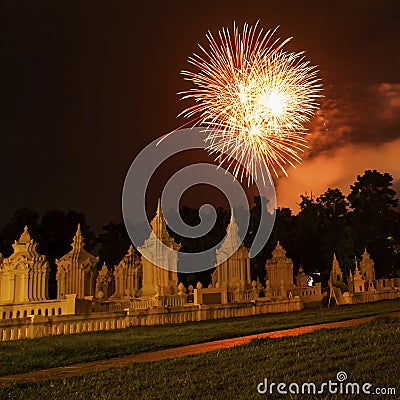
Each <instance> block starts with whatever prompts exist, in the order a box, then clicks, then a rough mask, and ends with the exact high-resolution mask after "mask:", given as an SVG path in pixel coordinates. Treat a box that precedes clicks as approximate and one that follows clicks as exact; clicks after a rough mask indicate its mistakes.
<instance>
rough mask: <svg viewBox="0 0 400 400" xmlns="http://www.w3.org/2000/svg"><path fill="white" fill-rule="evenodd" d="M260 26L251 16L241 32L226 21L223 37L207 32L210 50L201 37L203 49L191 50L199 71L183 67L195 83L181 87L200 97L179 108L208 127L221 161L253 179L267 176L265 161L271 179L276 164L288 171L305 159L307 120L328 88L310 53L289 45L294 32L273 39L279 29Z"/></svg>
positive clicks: (211, 144) (186, 96) (211, 147)
mask: <svg viewBox="0 0 400 400" xmlns="http://www.w3.org/2000/svg"><path fill="white" fill-rule="evenodd" d="M257 27H258V23H257V24H256V25H255V26H254V27H252V26H249V25H247V24H245V25H244V27H243V32H242V33H240V32H239V30H238V27H237V26H236V25H235V24H234V27H233V36H231V34H230V32H229V30H228V29H222V30H221V31H220V32H218V37H219V41H217V40H216V39H214V37H213V36H212V34H211V32H209V33H208V34H207V39H208V44H209V50H206V49H204V48H203V47H201V46H200V45H199V47H200V49H201V50H202V53H203V54H202V56H199V55H197V54H194V55H193V57H190V58H189V62H190V63H191V64H192V65H193V66H195V67H196V69H197V70H198V71H197V72H190V71H182V74H183V75H184V76H185V79H186V80H189V81H192V82H193V83H194V85H195V87H194V88H191V89H190V90H187V91H185V92H181V93H179V94H182V95H183V97H182V99H190V98H191V99H194V100H195V104H194V105H193V106H191V107H189V108H187V109H186V110H184V111H183V112H182V113H181V114H180V115H184V116H185V117H187V118H192V117H194V122H195V123H194V125H195V126H204V127H206V131H207V133H208V135H207V138H206V142H207V150H208V151H209V152H210V153H211V154H217V158H216V159H217V160H218V162H219V164H220V165H222V164H223V163H225V162H227V163H228V169H229V168H232V169H233V174H234V176H235V177H236V178H240V179H241V180H242V179H243V177H244V176H247V178H248V182H249V184H250V182H252V181H253V177H257V175H258V173H261V174H262V179H263V180H264V182H265V179H266V177H265V176H264V173H263V172H262V169H261V168H260V165H262V164H263V165H265V167H266V168H265V170H266V171H267V175H268V179H271V172H273V174H274V175H275V176H278V171H279V170H281V171H282V172H283V173H284V174H285V175H287V173H286V169H285V168H286V167H287V165H292V166H295V163H296V162H297V163H300V162H301V157H300V155H299V153H300V152H302V151H304V149H305V148H306V147H307V145H306V138H305V135H306V134H307V129H306V128H305V127H304V125H305V123H306V122H308V121H309V120H310V118H311V117H312V116H313V115H314V113H315V111H316V110H317V109H318V107H319V105H318V103H317V98H318V97H321V95H320V91H321V90H322V85H321V84H320V80H319V79H318V78H317V72H318V71H317V70H316V68H315V67H313V66H310V64H309V62H308V61H306V60H305V59H304V55H303V54H304V53H303V52H301V53H286V52H285V51H283V47H284V45H285V44H286V43H287V42H288V41H289V40H290V39H291V38H289V39H286V40H284V41H282V42H280V39H277V40H273V39H272V37H273V35H274V33H275V31H276V29H275V30H274V31H271V30H270V31H268V32H266V33H263V30H262V29H260V30H258V28H257ZM235 159H236V161H235ZM237 161H240V162H241V163H243V164H244V165H245V166H246V170H245V171H244V170H243V169H242V170H241V169H240V167H239V165H240V162H237Z"/></svg>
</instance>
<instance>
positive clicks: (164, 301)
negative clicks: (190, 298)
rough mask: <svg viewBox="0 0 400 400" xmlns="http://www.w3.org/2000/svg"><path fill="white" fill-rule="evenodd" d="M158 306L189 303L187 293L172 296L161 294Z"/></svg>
mask: <svg viewBox="0 0 400 400" xmlns="http://www.w3.org/2000/svg"><path fill="white" fill-rule="evenodd" d="M158 302H159V306H158V307H182V306H183V305H185V304H186V303H187V295H186V294H176V295H172V296H160V297H158Z"/></svg>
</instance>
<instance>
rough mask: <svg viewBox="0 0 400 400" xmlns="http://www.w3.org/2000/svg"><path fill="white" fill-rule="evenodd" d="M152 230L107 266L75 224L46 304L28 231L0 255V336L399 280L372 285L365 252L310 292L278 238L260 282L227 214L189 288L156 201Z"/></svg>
mask: <svg viewBox="0 0 400 400" xmlns="http://www.w3.org/2000/svg"><path fill="white" fill-rule="evenodd" d="M151 229H152V231H151V232H150V234H149V236H148V238H147V239H146V240H145V241H144V244H143V246H141V247H140V248H138V249H137V250H136V249H135V248H134V247H133V246H130V247H129V249H127V253H126V254H125V255H124V256H123V257H122V259H121V261H120V262H119V263H118V264H117V265H115V266H113V267H112V268H109V267H108V266H107V265H106V264H103V265H102V266H101V267H100V266H99V258H98V257H95V256H94V255H93V254H90V253H89V252H87V251H86V250H85V248H84V247H85V243H84V237H83V235H82V232H81V228H80V226H79V225H78V227H77V230H76V233H75V235H74V237H73V239H72V244H71V250H70V251H69V252H68V253H67V254H65V255H64V256H62V257H61V258H60V259H58V260H56V261H55V262H56V267H57V273H56V279H57V299H48V282H49V271H50V267H49V263H48V262H47V260H46V257H45V256H44V255H41V254H39V252H38V251H37V243H36V242H35V241H34V240H33V239H32V238H31V236H30V234H29V231H28V228H27V227H25V229H24V231H23V232H22V234H21V236H20V238H19V239H18V240H16V241H15V242H14V244H13V254H12V255H11V256H10V257H8V258H3V257H2V256H1V255H0V316H1V318H0V340H14V339H19V338H25V337H40V336H47V335H57V334H70V333H77V332H85V331H93V330H104V329H116V328H122V327H127V326H138V325H157V324H165V323H181V322H187V321H199V320H207V319H216V318H229V317H236V316H250V315H258V314H266V313H271V312H288V311H298V310H301V309H302V308H303V307H309V306H318V307H320V306H321V301H322V300H323V299H324V298H326V296H327V295H328V297H329V299H330V303H329V304H331V303H332V302H333V303H335V304H337V305H340V304H354V303H362V302H368V301H377V300H382V299H394V298H400V289H399V286H400V279H397V280H396V279H380V280H377V279H376V277H375V268H374V262H373V260H372V259H371V257H370V255H369V253H368V252H367V250H365V251H364V253H363V255H362V259H361V261H360V262H359V263H358V262H356V263H355V266H354V269H353V270H352V271H350V272H349V275H348V276H344V274H343V273H342V270H341V267H340V263H339V261H338V259H337V257H336V255H334V256H333V261H332V268H331V274H330V279H329V291H330V293H325V294H323V293H322V290H321V283H316V284H315V285H312V286H310V285H309V281H308V276H307V275H306V273H305V272H304V270H303V268H302V267H301V266H299V268H298V270H297V273H296V274H295V271H294V265H293V262H292V260H291V259H290V258H289V257H287V255H286V251H285V249H284V247H283V246H282V244H281V243H280V242H278V243H277V244H276V247H275V249H274V250H273V252H272V257H271V258H270V259H268V260H267V261H266V264H265V280H264V281H260V279H259V278H258V277H257V276H253V277H252V276H251V269H250V258H249V251H248V249H247V248H246V247H245V246H244V244H243V243H242V241H241V239H240V237H239V229H238V225H237V223H236V220H235V216H234V213H233V212H232V213H231V221H230V223H229V226H228V228H227V235H226V237H225V239H224V240H223V242H222V244H221V246H220V247H219V248H218V249H217V251H216V254H215V259H216V263H215V270H214V272H213V273H212V276H211V279H210V283H209V285H208V286H205V287H203V285H202V284H201V283H200V282H198V283H197V284H196V285H195V287H193V286H192V285H189V286H188V287H187V288H186V287H185V286H184V285H183V284H182V283H179V279H178V262H179V249H180V244H178V243H176V242H175V240H174V239H173V238H172V237H171V236H170V234H169V233H168V230H167V221H166V219H165V218H164V215H163V212H162V210H161V205H160V201H159V202H158V206H157V211H156V214H155V216H154V218H153V219H152V221H151ZM331 300H332V301H331Z"/></svg>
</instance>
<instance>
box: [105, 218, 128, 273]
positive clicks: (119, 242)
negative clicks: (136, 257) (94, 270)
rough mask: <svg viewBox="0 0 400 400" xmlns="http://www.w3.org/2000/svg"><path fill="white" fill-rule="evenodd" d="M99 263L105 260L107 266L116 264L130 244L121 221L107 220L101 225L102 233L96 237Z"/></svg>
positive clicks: (110, 266)
mask: <svg viewBox="0 0 400 400" xmlns="http://www.w3.org/2000/svg"><path fill="white" fill-rule="evenodd" d="M97 243H98V244H99V251H98V254H99V257H100V261H101V262H100V263H99V265H100V264H103V262H105V263H106V264H107V266H108V267H109V268H112V267H114V266H115V265H117V264H118V263H119V262H120V261H121V259H122V258H123V256H124V255H125V254H126V253H127V251H128V249H129V246H130V245H131V244H132V242H131V240H130V238H129V236H128V233H127V231H126V229H125V225H124V224H123V223H122V222H119V223H114V222H109V223H108V224H107V225H105V226H103V233H101V234H100V235H99V237H98V239H97Z"/></svg>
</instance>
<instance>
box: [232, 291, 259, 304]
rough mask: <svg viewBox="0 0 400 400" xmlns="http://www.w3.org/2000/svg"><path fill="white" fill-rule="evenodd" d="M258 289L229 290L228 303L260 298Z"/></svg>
mask: <svg viewBox="0 0 400 400" xmlns="http://www.w3.org/2000/svg"><path fill="white" fill-rule="evenodd" d="M258 297H259V296H258V291H257V290H235V291H228V303H231V302H238V301H253V300H257V299H258Z"/></svg>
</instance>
